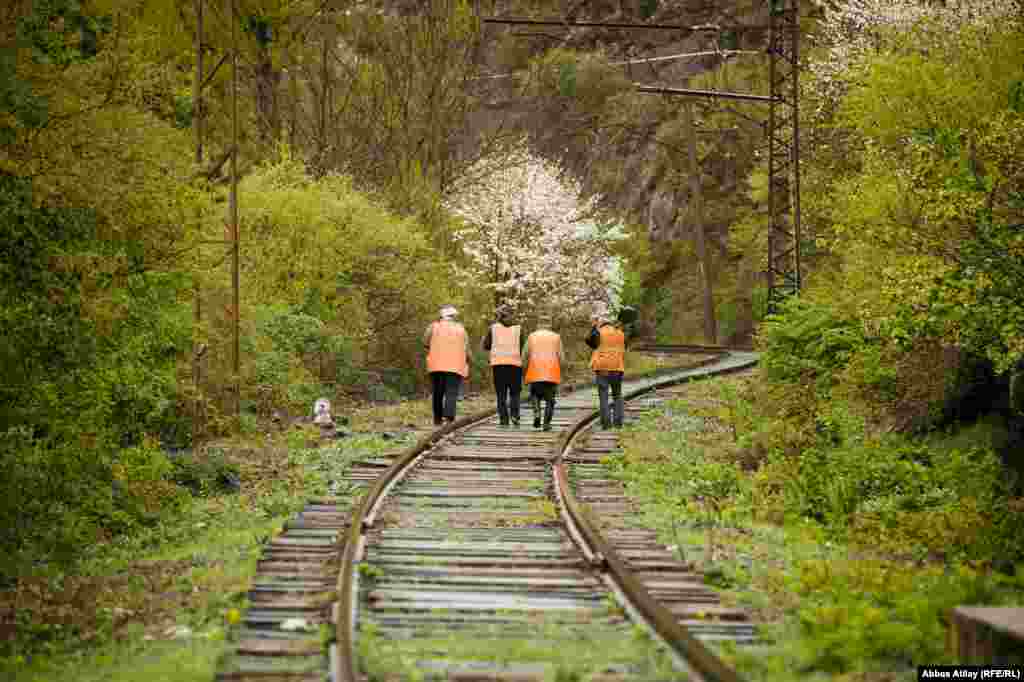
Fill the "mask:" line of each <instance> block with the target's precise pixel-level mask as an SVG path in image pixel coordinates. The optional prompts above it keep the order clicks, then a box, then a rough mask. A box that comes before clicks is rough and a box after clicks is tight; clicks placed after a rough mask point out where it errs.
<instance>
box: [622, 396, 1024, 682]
mask: <svg viewBox="0 0 1024 682" xmlns="http://www.w3.org/2000/svg"><path fill="white" fill-rule="evenodd" d="M747 381H749V377H747V376H736V377H731V378H725V379H720V380H715V381H707V382H698V383H691V384H687V385H686V386H684V387H682V388H680V389H676V390H677V399H676V400H672V401H669V402H668V403H667V404H665V405H663V406H662V407H661V408H660V409H658V410H654V411H652V412H651V413H649V414H647V415H646V416H645V417H643V418H642V419H641V420H640V422H639V423H638V424H636V425H634V426H632V427H629V428H627V429H626V430H625V431H624V434H623V445H624V448H623V451H622V452H621V453H619V454H617V455H614V456H612V457H610V458H608V460H607V461H606V465H607V467H608V468H609V470H610V472H611V473H612V475H614V476H617V477H618V478H620V480H622V481H623V482H624V483H625V484H626V486H627V490H628V492H629V493H630V495H631V496H633V497H634V498H635V499H636V500H637V501H638V502H639V504H640V506H641V509H642V510H643V514H644V516H643V518H644V523H645V524H646V525H648V526H649V527H653V528H656V529H658V530H659V531H660V534H661V537H662V538H663V540H664V541H665V542H666V544H670V545H675V546H676V547H677V548H678V552H679V553H680V555H681V557H683V558H684V559H685V560H687V561H691V562H693V563H695V564H696V565H697V566H698V567H700V568H701V569H702V570H703V571H704V573H705V576H706V580H707V581H708V582H709V583H710V584H712V585H714V586H716V587H717V588H719V590H720V591H721V593H722V598H723V603H725V604H733V605H740V606H743V607H745V608H747V609H748V610H749V612H750V615H751V620H753V621H755V622H761V623H766V624H767V625H766V626H765V627H763V628H762V636H763V638H764V642H763V645H762V646H758V647H756V648H753V649H749V650H747V649H744V648H742V647H735V646H730V645H725V646H722V647H720V649H719V651H720V653H721V654H722V655H723V657H724V658H725V659H726V660H727V661H730V662H732V663H733V664H735V665H736V666H737V667H738V668H739V670H740V671H741V672H742V673H743V675H744V676H745V677H746V678H747V679H750V680H765V681H771V682H775V681H781V680H817V679H843V680H847V681H852V680H860V679H865V680H866V679H872V680H893V681H895V680H911V679H916V674H915V666H916V665H920V664H937V663H950V662H952V661H951V660H950V658H949V655H948V654H947V653H946V652H945V651H944V647H943V643H944V637H945V632H946V628H947V624H946V623H945V621H944V619H945V613H946V612H947V610H948V609H949V608H952V607H953V606H956V605H959V604H974V605H1015V606H1019V605H1021V604H1022V603H1024V567H1020V568H1018V569H1017V573H1016V577H1014V576H1006V575H1002V574H999V573H996V572H994V571H992V570H991V569H990V567H988V566H986V565H984V564H981V563H979V562H975V561H972V560H971V559H970V558H969V557H960V558H958V559H954V558H953V557H950V556H947V557H944V558H943V559H942V560H932V559H929V558H928V557H923V558H922V557H920V556H919V557H918V558H915V559H911V558H909V556H907V555H898V554H893V553H891V552H889V551H886V550H885V549H884V548H882V547H880V546H879V544H878V543H871V542H870V538H864V537H857V536H856V535H852V534H851V535H850V536H849V537H848V538H846V539H845V540H840V539H837V538H836V534H835V532H834V529H833V528H829V527H827V526H826V525H824V524H823V523H820V522H819V521H817V520H813V519H808V518H802V517H798V516H796V515H794V514H791V513H786V512H785V509H781V510H780V508H779V500H778V499H775V498H773V497H772V496H771V495H770V494H769V493H770V491H771V486H770V485H768V484H769V483H771V480H769V479H766V478H765V469H764V468H763V466H762V464H763V462H764V460H763V459H762V458H761V456H759V455H757V453H756V452H752V448H751V444H750V442H749V441H748V440H747V439H746V435H747V434H746V433H745V427H747V426H750V425H752V424H753V422H752V421H751V420H752V419H755V414H754V412H752V411H751V410H749V409H748V408H749V405H747V406H744V405H743V401H742V398H743V396H744V394H745V391H746V390H747V389H746V382H747ZM723 470H727V471H728V472H729V475H728V476H724V477H723V476H722V474H721V472H722V471H723ZM963 485H964V488H965V489H969V487H970V485H969V482H968V481H964V483H963ZM897 531H899V529H898V528H896V529H892V532H897ZM865 675H872V676H871V677H865Z"/></svg>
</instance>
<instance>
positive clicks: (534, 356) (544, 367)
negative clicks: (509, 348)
mask: <svg viewBox="0 0 1024 682" xmlns="http://www.w3.org/2000/svg"><path fill="white" fill-rule="evenodd" d="M526 345H527V346H528V347H529V349H530V358H529V365H528V366H527V368H526V383H528V384H532V383H534V382H536V381H550V382H553V383H556V384H560V383H562V364H561V363H560V362H559V360H558V351H559V349H561V347H562V337H561V336H559V335H558V334H556V333H555V332H553V331H549V330H547V329H539V330H537V331H535V332H534V333H532V334H530V338H528V339H527V340H526Z"/></svg>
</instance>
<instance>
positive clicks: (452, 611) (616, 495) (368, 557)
mask: <svg viewBox="0 0 1024 682" xmlns="http://www.w3.org/2000/svg"><path fill="white" fill-rule="evenodd" d="M643 350H644V351H645V352H649V353H655V354H659V353H660V354H675V353H687V354H698V355H704V356H705V358H704V360H703V361H702V362H700V363H698V365H696V366H691V367H688V368H685V367H684V368H675V369H665V370H662V371H659V372H657V373H656V374H654V375H651V376H647V377H640V378H637V379H634V380H631V381H627V382H624V384H623V392H624V394H625V397H626V399H627V412H628V413H635V412H637V411H640V410H643V409H647V408H649V407H650V406H651V405H652V404H653V403H655V402H658V401H659V400H661V399H662V398H660V397H659V394H658V393H655V392H656V391H671V390H672V388H671V387H673V386H676V385H678V384H680V383H683V382H686V381H688V380H691V379H696V378H702V377H707V376H713V375H719V374H724V373H729V372H735V371H740V370H743V369H746V368H749V367H751V366H752V365H753V364H755V363H756V355H755V354H753V353H750V352H746V351H730V350H728V349H725V348H721V347H708V346H670V347H665V346H654V345H647V346H644V347H643ZM594 403H595V400H594V395H593V391H592V390H575V391H573V392H571V393H568V394H563V395H561V396H560V398H559V401H558V405H557V407H556V411H555V418H554V420H553V426H554V427H555V428H554V430H553V431H550V432H544V431H540V430H534V429H533V428H530V426H528V425H527V421H528V420H524V425H523V426H521V427H519V428H509V427H500V426H499V425H498V424H497V423H496V422H497V420H496V418H495V416H494V412H493V410H492V411H489V412H486V413H481V414H477V415H473V416H469V417H465V418H463V419H460V420H458V421H456V422H455V423H454V424H451V425H448V426H446V427H444V428H441V429H438V430H436V431H434V432H432V433H430V434H428V435H426V436H425V437H423V438H422V439H421V440H420V441H419V442H418V443H417V444H416V445H414V446H412V447H410V448H409V449H407V450H406V451H404V452H403V453H401V454H400V455H399V456H397V457H395V458H394V459H392V460H370V461H366V462H364V463H362V465H361V466H360V467H359V468H357V469H356V470H354V471H353V473H352V478H353V479H355V480H356V481H358V482H361V483H363V484H364V485H365V487H366V493H365V494H364V496H363V497H362V499H361V501H360V502H359V505H358V507H357V508H355V509H349V508H348V507H347V506H346V505H345V504H343V503H341V502H340V501H338V500H332V499H322V500H313V501H311V502H310V504H309V505H308V506H307V508H306V509H305V510H304V511H303V512H302V513H300V514H299V515H298V516H297V517H296V518H295V519H293V520H292V521H291V522H289V524H287V525H286V528H285V532H284V533H282V535H281V536H279V537H278V538H276V539H275V540H273V541H272V542H271V543H270V545H269V546H268V547H267V549H266V552H265V555H264V558H263V560H262V561H261V562H260V564H259V566H258V571H259V572H258V575H257V578H256V582H255V584H254V587H253V589H252V591H251V593H250V603H251V608H250V609H249V610H248V612H247V614H246V616H245V620H244V622H243V627H242V628H241V629H240V631H239V634H238V636H237V641H236V646H235V651H234V653H233V654H232V655H231V656H230V657H229V658H228V659H226V660H225V662H224V664H223V665H222V667H221V672H220V673H219V674H218V679H222V680H228V679H233V680H239V679H261V680H265V681H266V680H271V679H281V680H284V679H288V680H322V679H325V678H329V679H331V680H332V681H333V682H355V681H356V680H363V679H367V678H366V677H365V676H364V673H365V672H366V671H361V670H360V665H359V663H358V660H359V658H360V655H361V656H362V658H363V662H364V663H365V664H367V665H368V666H369V667H370V668H372V669H373V670H371V671H370V672H371V673H373V674H372V675H371V679H407V678H409V677H412V676H414V675H420V676H426V677H428V678H429V677H440V678H443V679H449V680H461V681H463V682H469V681H471V680H510V681H511V680H524V681H525V680H541V679H550V676H551V675H552V674H555V675H556V677H557V675H558V674H559V671H560V670H566V671H570V670H578V666H579V663H580V659H581V657H587V659H588V663H587V665H588V666H589V668H590V669H589V671H588V672H589V673H590V674H591V676H590V677H588V678H587V679H594V680H597V679H607V680H624V679H642V680H660V679H679V677H680V671H685V672H686V673H687V675H688V678H689V679H696V680H709V681H723V682H725V681H732V680H737V679H738V677H737V676H736V674H735V673H734V672H733V671H732V670H730V669H729V668H728V667H727V666H725V665H724V664H723V663H722V662H721V661H720V660H719V659H718V658H717V657H716V656H715V655H714V654H713V653H712V652H711V650H710V649H709V648H708V647H707V646H706V642H708V641H711V640H718V639H730V640H733V641H736V642H739V643H743V642H749V641H753V640H754V631H753V626H752V625H751V624H750V623H748V622H746V621H745V618H744V615H743V614H742V613H741V612H738V611H735V610H733V609H728V608H725V607H722V606H721V605H719V604H718V602H717V598H716V596H715V594H714V592H713V591H711V590H709V589H708V588H706V587H705V586H704V584H703V581H702V576H700V575H699V574H697V573H695V572H694V571H693V570H692V569H691V568H690V567H689V566H687V565H686V564H685V563H683V562H681V561H679V560H678V558H677V557H676V556H675V555H674V553H673V552H671V551H669V550H668V549H666V548H665V547H663V546H662V545H660V544H659V543H658V542H657V538H656V537H655V535H654V533H653V532H651V531H649V530H646V529H643V528H641V527H639V526H638V525H637V524H636V523H635V519H636V516H635V513H634V511H635V510H633V509H632V508H631V507H630V504H629V501H628V499H627V498H626V497H625V495H624V492H623V491H622V490H621V488H620V487H618V484H617V482H614V481H609V480H607V479H606V477H605V476H604V474H603V466H602V465H601V459H602V458H603V457H605V456H607V455H608V454H609V453H610V452H612V451H613V450H614V449H615V448H616V447H617V437H616V434H615V432H614V431H600V430H594V429H593V424H594V422H595V419H596V417H597V412H596V410H595V409H594ZM332 635H333V636H336V641H334V642H333V643H330V644H329V654H328V656H326V657H325V656H324V655H323V651H324V645H325V642H330V641H331V640H332V639H333V637H332ZM595 673H596V674H595ZM545 676H547V677H545Z"/></svg>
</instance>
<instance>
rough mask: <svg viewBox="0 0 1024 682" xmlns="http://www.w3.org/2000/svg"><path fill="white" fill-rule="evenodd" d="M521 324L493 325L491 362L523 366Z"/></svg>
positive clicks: (493, 363)
mask: <svg viewBox="0 0 1024 682" xmlns="http://www.w3.org/2000/svg"><path fill="white" fill-rule="evenodd" d="M519 333H520V332H519V325H515V326H513V327H506V326H505V325H503V324H492V325H491V364H492V365H515V366H516V367H522V366H523V358H522V356H521V355H520V354H519Z"/></svg>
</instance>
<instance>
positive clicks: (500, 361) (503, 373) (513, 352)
mask: <svg viewBox="0 0 1024 682" xmlns="http://www.w3.org/2000/svg"><path fill="white" fill-rule="evenodd" d="M495 317H496V318H497V321H496V322H495V323H494V324H492V325H491V327H490V329H488V330H487V336H485V337H484V340H483V344H482V345H483V349H484V351H485V352H487V353H489V354H490V359H491V371H492V373H493V374H494V392H495V393H496V394H497V396H498V419H499V420H500V422H501V425H502V426H508V423H509V418H510V417H511V419H512V425H513V426H519V394H520V392H521V391H522V390H523V359H522V355H521V354H520V352H519V341H520V336H521V333H520V327H519V325H518V324H516V325H513V324H512V310H511V308H509V307H508V306H504V305H503V306H499V307H498V309H497V310H496V311H495Z"/></svg>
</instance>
